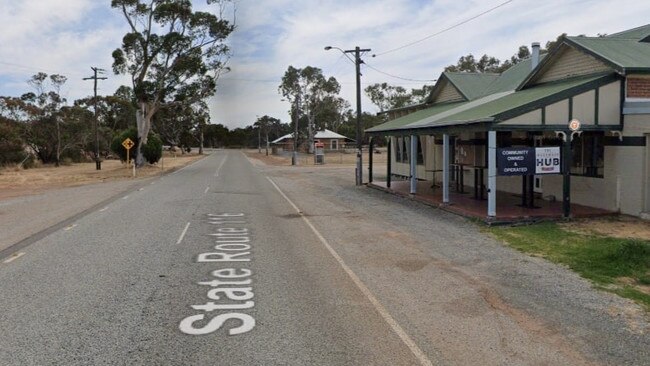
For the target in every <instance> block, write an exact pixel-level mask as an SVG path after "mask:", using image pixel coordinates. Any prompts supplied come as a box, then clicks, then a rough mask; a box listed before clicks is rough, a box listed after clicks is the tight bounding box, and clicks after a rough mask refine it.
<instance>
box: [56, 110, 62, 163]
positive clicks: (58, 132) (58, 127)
mask: <svg viewBox="0 0 650 366" xmlns="http://www.w3.org/2000/svg"><path fill="white" fill-rule="evenodd" d="M60 159H61V125H60V124H59V117H56V162H55V165H56V166H57V167H58V166H59V164H60V163H59V162H60Z"/></svg>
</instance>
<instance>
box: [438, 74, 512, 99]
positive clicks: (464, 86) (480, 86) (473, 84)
mask: <svg viewBox="0 0 650 366" xmlns="http://www.w3.org/2000/svg"><path fill="white" fill-rule="evenodd" d="M443 75H444V76H446V77H447V78H448V79H449V81H450V82H451V83H452V84H453V85H454V86H455V87H456V89H458V91H460V92H461V94H463V96H465V97H466V99H467V100H474V99H477V98H479V97H482V96H484V95H485V93H486V90H487V88H488V86H489V85H490V84H492V83H493V82H494V81H495V80H496V79H498V78H499V74H493V73H477V72H444V73H443Z"/></svg>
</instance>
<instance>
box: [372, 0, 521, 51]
mask: <svg viewBox="0 0 650 366" xmlns="http://www.w3.org/2000/svg"><path fill="white" fill-rule="evenodd" d="M513 1H515V0H508V1H505V2H503V3H501V4H499V5H497V6H495V7H492V8H490V9H488V10H486V11H484V12H482V13H480V14H477V15H474V16H473V17H470V18H467V19H465V20H463V21H462V22H459V23H456V24H454V25H452V26H450V27H447V28H445V29H443V30H441V31H439V32H436V33H434V34H431V35H428V36H426V37H424V38H422V39H419V40H417V41H413V42H411V43H407V44H405V45H403V46H400V47H397V48H393V49H392V50H388V51H385V52H382V53H378V54H376V55H373V56H382V55H385V54H387V53H391V52H395V51H399V50H401V49H404V48H406V47H410V46H413V45H414V44H418V43H420V42H424V41H426V40H427V39H429V38H433V37H435V36H438V35H440V34H443V33H445V32H448V31H450V30H452V29H454V28H457V27H460V26H461V25H463V24H465V23H469V22H471V21H472V20H474V19H476V18H479V17H481V16H483V15H485V14H488V13H491V12H493V11H494V10H497V9H499V8H501V7H503V6H506V5H508V4H509V3H511V2H513Z"/></svg>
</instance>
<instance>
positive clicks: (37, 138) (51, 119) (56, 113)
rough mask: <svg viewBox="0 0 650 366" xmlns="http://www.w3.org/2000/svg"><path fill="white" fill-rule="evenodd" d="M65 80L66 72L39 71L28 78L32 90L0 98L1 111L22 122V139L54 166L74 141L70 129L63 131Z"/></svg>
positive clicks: (45, 161)
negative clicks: (62, 94) (64, 74)
mask: <svg viewBox="0 0 650 366" xmlns="http://www.w3.org/2000/svg"><path fill="white" fill-rule="evenodd" d="M66 81H67V78H66V77H65V76H62V75H57V74H53V75H48V74H46V73H43V72H39V73H37V74H35V75H33V76H32V77H31V78H30V79H29V80H28V81H27V83H28V84H29V85H30V86H31V87H32V89H33V90H34V91H33V92H29V93H25V94H23V95H22V96H21V97H20V98H15V97H2V98H0V114H1V115H3V116H5V117H7V118H10V119H13V120H15V121H18V122H21V123H22V124H23V127H24V128H23V129H22V132H23V135H24V139H25V142H26V143H27V144H28V145H29V146H30V147H31V148H32V150H33V151H34V152H35V153H36V154H37V155H38V157H39V158H40V159H41V160H42V161H43V162H44V163H49V162H52V161H54V162H55V163H56V165H57V166H58V165H59V162H60V160H61V154H62V153H63V151H65V150H66V149H67V148H69V147H71V146H73V145H75V144H74V142H73V140H70V139H72V138H69V139H66V136H70V135H72V134H73V133H69V132H70V131H63V129H64V128H65V121H64V114H63V113H62V107H63V105H64V104H65V103H66V99H65V98H63V97H62V96H61V88H62V87H63V85H64V84H65V82H66ZM73 132H74V131H73Z"/></svg>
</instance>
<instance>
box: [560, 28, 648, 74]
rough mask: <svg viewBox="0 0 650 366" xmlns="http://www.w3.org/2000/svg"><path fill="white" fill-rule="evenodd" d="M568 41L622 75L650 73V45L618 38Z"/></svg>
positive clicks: (571, 39)
mask: <svg viewBox="0 0 650 366" xmlns="http://www.w3.org/2000/svg"><path fill="white" fill-rule="evenodd" d="M566 41H567V43H568V44H571V45H575V46H577V47H579V48H581V49H583V50H584V51H586V52H587V53H589V54H591V55H592V56H594V57H596V58H598V59H600V60H601V61H603V62H605V63H607V64H609V65H612V67H613V68H614V69H615V70H617V71H618V72H620V73H621V74H627V73H628V72H630V71H632V72H633V71H642V70H643V71H645V70H648V71H650V43H646V42H640V41H638V40H634V39H622V38H616V37H566Z"/></svg>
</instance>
